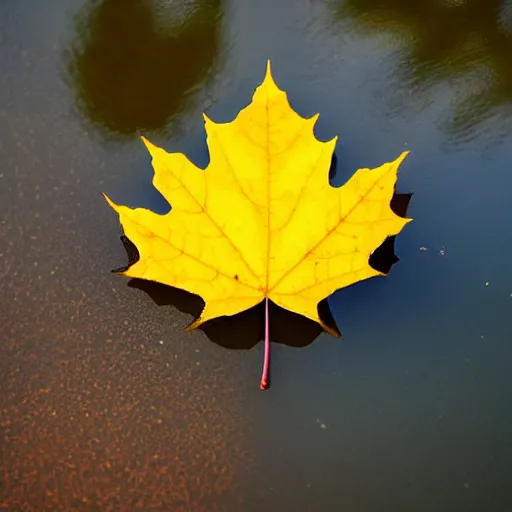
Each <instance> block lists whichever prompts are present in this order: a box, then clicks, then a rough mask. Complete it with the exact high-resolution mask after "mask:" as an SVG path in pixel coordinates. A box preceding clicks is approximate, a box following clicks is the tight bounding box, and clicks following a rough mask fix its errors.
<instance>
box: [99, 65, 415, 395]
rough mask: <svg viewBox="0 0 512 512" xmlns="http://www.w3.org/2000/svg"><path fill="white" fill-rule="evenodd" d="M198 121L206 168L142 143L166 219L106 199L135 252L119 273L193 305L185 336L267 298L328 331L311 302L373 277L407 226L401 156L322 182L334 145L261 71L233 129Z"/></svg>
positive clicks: (268, 75)
mask: <svg viewBox="0 0 512 512" xmlns="http://www.w3.org/2000/svg"><path fill="white" fill-rule="evenodd" d="M204 119H205V129H206V133H207V144H208V149H209V152H210V162H209V164H208V166H207V167H206V169H205V170H203V169H200V168H198V167H196V166H195V165H194V164H193V163H191V162H190V160H188V159H187V157H186V156H185V155H183V154H182V153H167V152H166V151H165V150H163V149H161V148H158V147H156V146H154V145H153V144H151V143H150V142H149V141H148V140H146V139H145V138H143V141H144V143H145V144H146V147H147V148H148V150H149V152H150V153H151V156H152V160H153V167H154V170H155V174H154V178H153V184H154V186H155V187H156V188H157V189H158V190H159V192H160V193H161V194H162V195H163V196H164V197H165V198H166V199H167V200H168V201H169V203H170V204H171V211H170V212H169V213H167V214H165V215H159V214H156V213H154V212H152V211H150V210H147V209H145V208H135V209H132V208H128V207H126V206H119V205H116V204H115V203H114V202H113V201H111V200H110V199H109V198H108V197H107V196H105V197H106V199H107V201H108V203H109V204H110V206H112V208H114V210H115V211H116V212H117V213H118V214H119V218H120V222H121V224H122V227H123V230H124V233H125V235H126V236H127V237H128V238H129V239H130V240H131V241H132V242H133V243H134V244H135V245H136V247H137V249H138V251H139V254H140V258H139V260H138V261H137V262H136V263H134V264H133V265H132V266H130V267H129V268H128V269H126V270H125V271H124V272H122V274H123V275H125V276H128V277H132V278H141V279H148V280H151V281H157V282H160V283H164V284H167V285H170V286H174V287H177V288H181V289H184V290H186V291H188V292H191V293H194V294H197V295H199V296H201V297H202V298H203V300H204V302H205V307H204V309H203V311H202V313H201V315H200V317H199V318H198V319H197V320H196V321H195V322H193V324H191V326H190V327H189V328H188V329H193V328H195V327H198V326H199V325H200V324H202V323H203V322H206V321H207V320H210V319H212V318H215V317H219V316H225V315H234V314H236V313H239V312H241V311H244V310H246V309H249V308H251V307H252V306H254V305H256V304H258V303H260V302H262V301H263V300H266V303H267V310H268V300H272V301H273V302H274V303H275V304H277V305H279V306H281V307H283V308H285V309H287V310H290V311H293V312H295V313H298V314H301V315H303V316H305V317H307V318H309V319H311V320H313V321H315V322H318V323H319V324H320V325H322V327H323V328H324V329H325V330H326V331H328V332H331V333H333V332H332V330H331V329H330V328H329V327H327V326H326V325H325V324H324V323H323V322H322V320H321V319H320V317H319V315H318V303H319V302H320V301H321V300H322V299H324V298H326V297H328V296H329V295H331V294H332V293H333V292H334V291H336V290H338V289H340V288H343V287H345V286H349V285H351V284H353V283H355V282H357V281H361V280H363V279H367V278H370V277H373V276H376V275H382V273H381V272H379V271H377V270H375V269H373V268H372V267H371V266H370V265H369V257H370V255H371V253H372V252H373V251H374V250H375V249H376V248H378V247H379V246H380V245H381V244H382V243H383V242H384V240H385V239H386V238H387V237H389V236H392V235H396V234H397V233H399V232H400V231H401V229H402V228H403V226H404V225H405V224H406V223H407V222H409V221H410V220H411V219H405V218H402V217H399V216H397V215H396V214H395V213H394V212H393V211H392V210H391V207H390V201H391V198H392V196H393V193H394V188H395V183H396V179H397V171H398V167H399V165H400V163H401V162H402V161H403V159H404V158H405V157H406V156H407V152H404V153H402V154H401V155H400V156H399V157H398V158H397V159H396V160H395V161H394V162H391V163H386V164H383V165H382V166H380V167H378V168H376V169H360V170H358V171H357V172H356V173H355V174H354V175H353V176H352V178H351V179H350V180H349V181H348V182H347V183H346V184H345V185H343V186H342V187H341V188H334V187H332V186H331V185H330V184H329V180H328V172H329V168H330V164H331V159H332V155H333V151H334V146H335V144H336V140H337V138H336V137H335V138H333V139H332V140H330V141H328V142H321V141H319V140H318V139H317V138H316V137H315V135H314V133H313V128H314V125H315V123H316V120H317V119H318V115H315V116H313V117H311V118H309V119H305V118H303V117H301V116H300V115H298V114H297V113H296V112H295V111H294V110H293V109H292V108H291V107H290V104H289V103H288V99H287V96H286V93H285V92H283V91H282V90H280V89H279V88H278V87H277V85H276V84H275V82H274V80H273V78H272V74H271V70H270V62H268V64H267V71H266V75H265V79H264V80H263V82H262V84H261V85H259V86H258V87H257V88H256V91H255V93H254V95H253V98H252V102H251V104H250V105H249V106H247V107H246V108H244V109H242V110H241V111H240V112H239V114H238V115H237V117H236V118H235V119H234V120H233V121H231V122H229V123H222V124H218V123H214V122H213V121H212V120H210V119H209V118H208V117H206V115H205V116H204ZM267 317H268V314H267ZM267 321H268V318H267ZM267 330H268V324H267ZM333 334H334V333H333ZM267 338H268V335H267ZM267 344H268V339H266V345H267ZM266 360H267V357H266ZM266 366H267V364H266ZM264 373H265V372H264ZM265 381H266V377H265ZM263 384H265V387H266V382H265V383H263ZM263 384H262V387H264V386H263Z"/></svg>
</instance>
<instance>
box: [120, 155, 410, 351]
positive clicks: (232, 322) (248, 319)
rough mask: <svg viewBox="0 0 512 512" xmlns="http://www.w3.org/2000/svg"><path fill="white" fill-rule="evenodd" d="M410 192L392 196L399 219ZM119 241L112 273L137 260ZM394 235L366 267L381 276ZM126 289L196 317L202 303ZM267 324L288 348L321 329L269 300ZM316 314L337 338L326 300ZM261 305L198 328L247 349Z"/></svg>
mask: <svg viewBox="0 0 512 512" xmlns="http://www.w3.org/2000/svg"><path fill="white" fill-rule="evenodd" d="M336 172H337V158H336V154H335V153H333V158H332V162H331V168H330V169H329V179H330V180H332V179H333V178H334V177H335V176H336ZM411 197H412V194H411V193H396V192H395V193H394V194H393V197H392V199H391V202H390V207H391V209H392V210H393V212H394V213H395V214H396V215H398V216H400V217H405V216H406V215H407V209H408V206H409V202H410V200H411ZM120 238H121V241H122V243H123V246H124V248H125V250H126V254H127V256H128V263H127V264H126V266H124V267H121V268H118V269H115V270H113V271H112V272H116V273H117V272H123V271H125V270H127V269H128V268H129V267H130V266H132V265H133V264H134V263H136V262H137V261H138V260H139V257H140V256H139V252H138V250H137V247H136V246H135V245H134V244H133V242H132V241H131V240H130V239H129V238H128V237H127V236H125V235H121V237H120ZM395 239H396V236H391V237H388V238H387V239H386V240H385V241H384V242H383V243H382V245H381V246H380V247H378V248H377V249H376V250H375V251H374V252H373V253H372V254H371V256H370V259H369V263H370V265H371V266H372V267H373V268H375V269H376V270H379V271H381V272H383V273H385V274H387V273H388V272H389V271H390V269H391V267H392V266H393V265H394V264H395V263H396V262H398V261H399V259H398V257H397V256H396V254H395ZM128 286H129V287H130V288H135V289H138V290H142V291H143V292H145V293H147V294H148V295H149V296H150V297H151V299H152V300H153V301H154V302H155V303H156V304H157V305H158V306H173V307H175V308H176V309H178V310H179V311H181V312H183V313H187V314H189V315H192V317H193V318H194V319H195V318H197V317H198V316H199V315H200V313H201V311H202V309H203V307H204V301H203V300H202V299H201V297H199V296H198V295H194V294H192V293H189V292H186V291H184V290H181V289H179V288H174V287H172V286H168V285H165V284H162V283H156V282H154V281H148V280H144V279H138V278H134V279H130V281H129V282H128ZM269 305H270V307H269V321H270V325H271V326H272V329H271V333H272V342H273V343H280V344H283V345H287V346H290V347H296V348H301V347H306V346H308V345H309V344H311V343H312V342H313V341H315V339H316V338H317V337H318V336H319V335H320V334H322V333H323V332H324V330H323V329H322V327H321V326H320V325H319V324H317V323H316V322H313V321H311V320H309V319H307V318H305V317H303V316H301V315H298V314H296V313H293V312H291V311H287V310H285V309H283V308H281V307H279V306H277V305H276V304H274V303H273V302H272V301H270V302H269ZM318 314H319V316H320V318H321V319H322V321H323V322H324V323H325V324H326V325H327V326H328V327H330V328H331V329H333V330H334V331H335V332H337V333H338V334H339V335H340V337H341V332H340V330H339V328H338V326H337V324H336V321H335V319H334V317H333V315H332V312H331V310H330V307H329V303H328V299H324V300H322V301H320V302H319V304H318ZM263 327H264V303H263V302H262V303H260V304H258V305H257V306H255V307H253V308H251V309H248V310H247V311H243V312H241V313H238V314H236V315H233V316H225V317H219V318H215V319H212V320H209V321H208V322H206V323H205V324H203V325H201V326H200V327H199V330H201V331H203V332H204V333H205V334H206V336H207V337H208V338H209V339H210V340H211V341H213V342H214V343H216V344H217V345H220V346H222V347H224V348H229V349H251V348H253V347H254V346H255V345H256V344H257V343H258V342H259V341H260V340H262V339H263V337H264V330H263Z"/></svg>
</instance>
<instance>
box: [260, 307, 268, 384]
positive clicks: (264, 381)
mask: <svg viewBox="0 0 512 512" xmlns="http://www.w3.org/2000/svg"><path fill="white" fill-rule="evenodd" d="M269 363H270V327H269V321H268V297H265V356H264V359H263V371H262V373H261V381H260V389H261V390H262V391H264V390H265V389H268V387H269V381H268V368H269Z"/></svg>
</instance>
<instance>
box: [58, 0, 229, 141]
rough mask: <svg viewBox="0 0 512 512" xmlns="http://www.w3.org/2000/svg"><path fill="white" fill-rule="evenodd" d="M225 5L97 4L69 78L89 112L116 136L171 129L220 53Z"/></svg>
mask: <svg viewBox="0 0 512 512" xmlns="http://www.w3.org/2000/svg"><path fill="white" fill-rule="evenodd" d="M220 17H221V10H220V0H178V1H176V2H174V1H173V2H165V1H163V0H100V1H99V2H98V1H94V0H89V1H88V3H87V5H86V6H85V7H84V8H83V9H82V10H81V11H80V12H79V14H78V15H77V17H76V20H75V25H76V37H75V40H74V41H73V42H72V48H71V51H70V57H69V59H68V61H69V64H68V71H69V73H70V76H71V78H72V84H73V88H74V89H75V93H76V96H77V99H78V103H79V105H80V108H81V111H82V112H83V113H84V115H85V116H87V118H89V119H90V120H91V121H92V122H93V123H94V124H95V125H97V126H99V127H100V128H101V129H102V130H103V131H106V132H107V133H109V132H110V134H117V135H121V136H130V135H133V134H135V133H137V132H139V131H144V132H154V131H159V130H162V129H163V128H165V126H166V125H167V124H168V122H169V121H170V119H171V118H172V117H173V116H174V115H175V114H177V113H178V112H180V110H181V109H183V107H184V105H185V100H186V99H187V98H188V97H189V95H190V93H191V92H192V90H193V89H194V88H196V87H197V85H198V84H199V83H200V82H201V81H202V80H203V79H204V78H205V76H206V74H207V73H208V71H209V70H210V69H211V67H212V65H213V63H214V61H215V59H216V57H217V54H218V52H219V20H220Z"/></svg>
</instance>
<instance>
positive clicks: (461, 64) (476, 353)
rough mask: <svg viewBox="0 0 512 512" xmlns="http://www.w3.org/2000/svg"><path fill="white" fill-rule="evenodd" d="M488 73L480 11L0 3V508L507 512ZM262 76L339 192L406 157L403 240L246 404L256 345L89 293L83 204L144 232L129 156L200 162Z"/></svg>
mask: <svg viewBox="0 0 512 512" xmlns="http://www.w3.org/2000/svg"><path fill="white" fill-rule="evenodd" d="M511 57H512V4H510V3H508V4H507V2H503V1H498V0H486V1H484V0H481V1H478V0H466V1H463V0H461V1H458V2H456V1H455V0H451V1H450V0H445V1H444V2H441V1H436V0H425V1H424V2H422V3H421V5H420V4H419V3H417V2H407V1H405V0H404V1H401V0H380V1H378V0H346V1H344V2H343V1H331V0H323V1H318V2H316V1H315V2H312V1H309V0H280V1H271V0H260V1H259V2H254V1H252V0H237V1H234V0H233V1H220V0H211V1H207V0H204V1H201V0H196V1H194V0H122V1H121V0H96V1H92V0H90V1H89V0H85V1H84V0H72V1H71V0H67V1H64V0H55V1H53V2H41V1H39V0H23V1H20V0H3V1H2V2H1V3H0V277H1V283H2V290H1V294H0V307H1V313H0V314H1V327H0V336H1V337H0V393H1V395H0V432H1V444H0V509H1V510H6V511H11V510H12V511H16V512H18V511H36V512H45V511H49V512H54V511H110V510H112V511H129V512H136V511H152V510H154V511H159V512H162V511H172V512H178V511H193V512H199V511H208V512H210V511H216V510H218V511H226V512H230V511H237V512H238V511H247V512H252V511H255V512H256V511H262V510H265V511H269V512H270V511H282V510H295V511H301V512H302V511H308V512H309V511H316V510H325V511H333V512H334V511H340V510H343V511H350V512H352V511H355V512H359V511H361V512H373V511H381V510H394V511H395V512H401V511H403V512H408V511H411V510H414V511H420V512H421V511H425V512H427V511H428V512H430V511H433V510H435V511H436V512H445V511H446V512H452V511H454V510H457V511H465V512H466V511H468V512H469V511H475V512H480V511H482V512H484V511H485V512H489V511H492V512H502V511H503V512H505V511H508V510H512V428H511V424H512V402H511V400H510V394H511V392H512V374H511V372H510V368H511V365H512V344H511V341H512V322H511V321H510V316H511V313H512V267H511V265H510V257H511V254H512V235H511V231H510V224H511V221H512V213H511V212H512V210H511V198H512V170H511V169H512V135H510V133H512V132H511V131H510V128H511V127H512V125H511V120H512V108H511V107H512V67H511V66H510V59H511ZM267 58H271V59H272V62H273V70H274V76H275V79H276V81H277V82H278V84H279V85H280V86H281V87H282V88H283V89H285V90H286V91H287V92H288V93H289V97H290V100H291V102H292V105H293V107H294V108H295V109H296V110H297V111H298V112H299V113H301V114H302V115H304V116H309V115H311V114H313V113H316V112H320V114H321V115H320V120H319V122H318V125H317V135H318V136H319V137H320V138H322V139H324V140H325V139H328V138H331V137H332V136H334V135H339V143H338V146H337V150H336V151H337V156H338V174H337V176H336V178H335V181H336V184H338V185H339V184H341V183H343V181H345V180H346V179H347V177H348V176H350V175H351V173H352V172H354V170H356V169H357V168H360V167H367V166H369V167H371V166H376V165H379V164H380V163H382V162H385V161H389V160H391V159H394V158H396V157H397V156H398V155H399V154H400V152H401V151H402V150H404V149H409V150H410V151H411V154H410V156H409V157H408V158H407V160H406V162H405V163H404V164H403V167H402V171H401V174H400V180H399V187H398V188H399V191H402V192H410V191H412V192H414V196H413V199H412V201H411V204H410V208H409V215H410V216H412V217H413V218H414V219H415V220H414V222H413V223H411V224H409V225H408V226H407V227H406V228H405V229H404V231H403V233H402V234H401V235H400V236H399V237H398V238H397V242H396V252H397V255H398V256H399V257H400V262H399V263H398V264H397V265H395V266H394V267H393V268H392V270H391V272H390V274H389V277H388V278H385V279H380V278H379V279H373V280H370V281H367V282H364V283H360V284H357V285H355V286H353V287H351V288H348V289H345V290H342V291H339V292H337V293H336V294H335V295H334V296H333V297H331V298H330V300H329V304H330V307H331V310H332V313H333V316H334V318H335V320H336V322H337V324H338V325H339V327H340V328H341V330H342V332H343V334H344V338H343V340H341V341H340V340H339V339H335V338H332V337H330V336H328V335H325V334H322V335H320V336H318V337H316V338H315V339H314V340H313V342H311V343H310V341H312V340H311V339H310V340H308V341H307V342H303V340H299V336H298V333H299V332H301V331H302V329H298V330H297V328H296V327H295V328H294V327H293V322H292V321H290V320H289V319H288V320H286V322H288V323H283V324H282V325H284V326H285V327H286V329H284V331H285V332H284V333H281V334H280V335H279V340H278V341H280V342H281V343H280V344H275V346H274V347H273V367H272V376H273V379H272V384H273V385H272V388H271V390H270V391H268V392H265V393H261V392H260V391H259V389H258V382H259V373H260V368H261V359H262V344H261V343H260V344H256V345H255V346H254V347H253V348H251V349H247V350H244V349H243V348H244V347H246V348H248V347H251V346H253V345H254V341H255V339H257V338H259V336H260V334H261V332H260V331H258V321H256V322H254V321H253V320H254V319H252V320H251V319H249V318H248V317H246V318H245V319H242V321H238V323H235V324H231V327H227V328H226V326H224V327H222V328H218V329H217V331H218V332H217V334H219V332H220V334H219V335H218V336H216V335H212V333H209V335H210V338H212V339H213V341H212V340H211V339H210V338H209V337H208V336H207V335H206V334H205V333H204V332H201V331H195V332H191V333H186V334H185V333H183V329H184V328H185V327H186V326H187V325H188V324H189V323H190V321H191V320H192V316H191V314H190V313H191V312H193V311H194V308H196V309H197V303H195V304H194V303H193V301H192V302H191V303H190V302H189V303H186V302H187V300H186V298H185V299H184V298H183V297H181V298H179V297H178V299H180V300H174V299H175V297H174V298H172V297H171V299H169V300H168V298H167V299H166V298H163V299H162V298H160V300H158V299H157V302H158V304H157V303H156V302H155V300H153V299H152V298H151V296H150V295H148V294H147V293H146V292H145V291H144V290H141V289H140V287H137V286H134V285H133V283H131V284H130V283H129V282H128V281H127V280H125V279H123V278H121V277H117V276H114V275H112V274H111V273H110V269H111V268H115V267H118V266H122V265H123V264H125V262H126V254H125V251H124V249H123V246H122V244H121V242H120V240H119V235H120V230H119V225H118V220H117V218H116V216H115V215H114V214H113V212H112V211H111V210H109V207H108V206H107V205H106V204H105V202H104V200H103V198H102V197H101V194H100V192H101V191H104V192H107V193H108V194H109V195H110V196H111V197H112V198H113V199H115V200H116V201H118V202H121V203H124V204H130V205H140V206H146V207H151V208H152V209H154V210H156V211H165V210H166V208H168V205H166V203H165V201H164V200H163V198H162V197H161V196H159V195H158V193H157V192H156V191H155V190H154V189H153V188H152V186H151V176H152V172H151V166H150V162H149V158H148V155H147V152H146V150H145V148H144V147H143V145H142V143H141V142H140V140H139V139H138V135H139V134H145V135H147V136H148V137H150V139H151V140H152V141H153V142H155V143H157V144H161V145H163V146H164V147H166V148H167V149H169V150H176V151H183V152H185V153H186V154H187V155H189V157H190V158H191V159H192V160H193V161H194V162H196V163H198V164H199V165H205V164H206V162H207V158H208V157H207V152H206V148H205V137H204V132H203V123H202V118H201V112H202V111H205V112H207V113H208V115H209V116H210V117H212V118H213V119H214V120H216V121H228V120H230V119H232V118H233V117H234V115H235V114H236V112H237V111H238V110H239V109H240V108H241V107H243V106H245V105H246V104H247V103H248V101H249V100H250V97H251V95H252V92H253V90H254V87H255V86H256V85H257V84H258V83H259V82H260V81H261V79H262V77H263V73H264V69H265V62H266V59H267ZM174 303H179V304H181V306H180V307H178V308H176V307H175V306H173V305H170V304H174ZM183 304H184V305H183ZM258 318H259V317H258ZM244 322H245V323H244ZM288 327H289V330H288ZM214 330H215V329H214ZM282 330H283V329H282ZM287 332H288V333H289V336H288V338H287V337H286V333H287ZM207 334H208V333H207ZM228 338H229V340H228V341H226V340H227V339H228ZM297 345H305V346H302V347H301V348H297ZM227 347H231V348H227ZM234 348H239V350H235V349H234Z"/></svg>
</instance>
